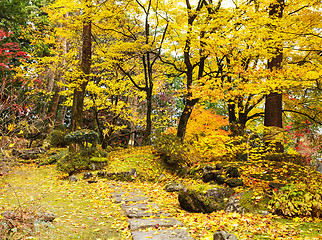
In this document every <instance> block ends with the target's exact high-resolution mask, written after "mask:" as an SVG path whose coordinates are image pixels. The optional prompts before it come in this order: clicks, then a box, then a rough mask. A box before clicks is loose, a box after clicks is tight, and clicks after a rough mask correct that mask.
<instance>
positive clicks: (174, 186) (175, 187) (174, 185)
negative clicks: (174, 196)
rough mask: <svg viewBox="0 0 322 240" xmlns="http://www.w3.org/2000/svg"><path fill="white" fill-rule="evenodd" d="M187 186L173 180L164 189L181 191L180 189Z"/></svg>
mask: <svg viewBox="0 0 322 240" xmlns="http://www.w3.org/2000/svg"><path fill="white" fill-rule="evenodd" d="M184 188H185V186H184V185H183V184H181V183H177V182H172V183H169V184H167V185H166V186H165V187H164V190H165V191H166V192H179V191H180V190H183V189H184Z"/></svg>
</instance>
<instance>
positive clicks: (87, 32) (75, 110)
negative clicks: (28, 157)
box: [72, 19, 92, 131]
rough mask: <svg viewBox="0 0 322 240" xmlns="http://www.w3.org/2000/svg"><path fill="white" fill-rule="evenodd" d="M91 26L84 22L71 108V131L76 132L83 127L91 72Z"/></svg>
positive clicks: (87, 20)
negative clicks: (77, 76)
mask: <svg viewBox="0 0 322 240" xmlns="http://www.w3.org/2000/svg"><path fill="white" fill-rule="evenodd" d="M91 32H92V24H91V21H90V20H89V19H86V20H84V23H83V34H82V41H83V45H82V61H81V71H82V74H81V76H80V79H79V81H80V82H81V83H80V84H79V87H77V88H75V89H74V96H73V106H72V131H76V130H77V129H79V128H82V127H83V118H84V112H83V107H84V98H85V90H86V86H87V84H88V81H89V74H90V72H91V58H92V38H91Z"/></svg>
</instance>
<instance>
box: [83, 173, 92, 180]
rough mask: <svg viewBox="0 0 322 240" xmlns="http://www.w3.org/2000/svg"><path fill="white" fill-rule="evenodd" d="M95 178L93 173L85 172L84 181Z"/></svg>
mask: <svg viewBox="0 0 322 240" xmlns="http://www.w3.org/2000/svg"><path fill="white" fill-rule="evenodd" d="M92 177H93V173H91V172H84V175H83V178H84V179H89V178H92Z"/></svg>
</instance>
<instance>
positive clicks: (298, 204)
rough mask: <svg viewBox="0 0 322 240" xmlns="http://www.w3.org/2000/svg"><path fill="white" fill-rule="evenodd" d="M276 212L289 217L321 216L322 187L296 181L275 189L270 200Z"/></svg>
mask: <svg viewBox="0 0 322 240" xmlns="http://www.w3.org/2000/svg"><path fill="white" fill-rule="evenodd" d="M269 204H270V207H271V209H272V210H273V212H274V213H276V214H279V215H284V216H288V217H296V216H309V217H320V215H321V213H322V189H321V188H320V187H319V186H316V185H311V184H305V183H296V184H290V185H286V186H285V187H283V188H282V189H281V190H280V191H277V190H276V189H275V191H274V198H273V199H272V200H271V201H270V202H269Z"/></svg>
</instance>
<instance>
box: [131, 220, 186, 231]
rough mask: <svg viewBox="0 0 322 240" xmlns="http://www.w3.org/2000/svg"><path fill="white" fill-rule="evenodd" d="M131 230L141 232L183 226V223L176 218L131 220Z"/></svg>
mask: <svg viewBox="0 0 322 240" xmlns="http://www.w3.org/2000/svg"><path fill="white" fill-rule="evenodd" d="M128 222H129V225H130V226H129V228H130V229H131V230H139V229H145V228H151V227H152V228H159V227H173V226H183V224H182V222H180V221H178V220H177V219H175V218H148V219H129V220H128Z"/></svg>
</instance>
